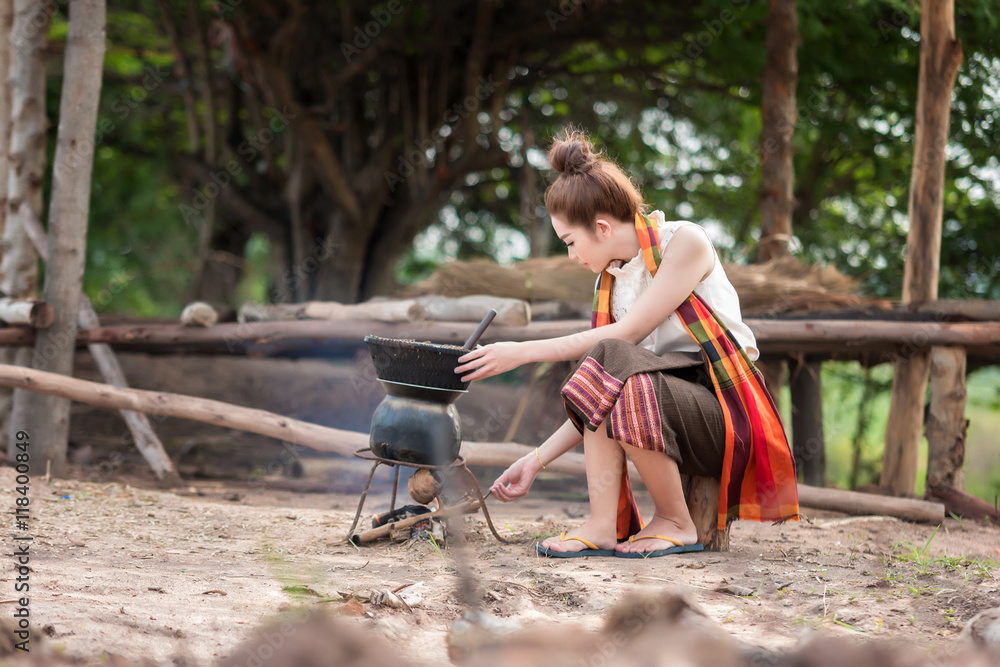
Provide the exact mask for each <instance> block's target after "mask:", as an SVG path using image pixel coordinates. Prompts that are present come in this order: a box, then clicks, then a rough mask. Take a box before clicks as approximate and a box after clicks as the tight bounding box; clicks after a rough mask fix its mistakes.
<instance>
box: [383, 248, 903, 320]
mask: <svg viewBox="0 0 1000 667" xmlns="http://www.w3.org/2000/svg"><path fill="white" fill-rule="evenodd" d="M725 269H726V274H727V275H728V276H729V280H730V281H731V282H732V283H733V287H735V288H736V292H737V293H738V294H739V295H740V305H741V307H742V310H743V314H744V315H747V316H762V315H777V314H780V313H801V312H810V311H818V310H831V309H838V308H851V307H858V306H862V305H865V306H877V307H880V308H885V307H888V304H887V303H886V302H885V301H884V300H875V299H870V298H867V297H865V296H863V295H860V294H858V291H857V290H858V281H857V280H855V279H854V278H850V277H848V276H845V275H844V274H842V273H840V272H839V271H837V269H836V268H834V267H832V266H806V265H805V264H802V263H801V262H800V261H799V260H797V259H796V258H794V257H783V258H780V259H774V260H771V261H769V262H766V263H764V264H751V265H746V266H741V265H737V264H726V265H725ZM595 280H596V276H595V275H594V273H593V272H591V271H590V270H589V269H585V268H583V267H582V266H580V265H579V264H577V262H576V260H573V259H570V258H568V257H545V258H538V259H529V260H525V261H523V262H520V263H518V264H515V265H513V266H511V267H503V266H500V265H499V264H497V263H496V262H494V261H493V260H489V259H475V260H471V261H465V262H451V263H449V264H446V265H445V266H442V267H441V268H440V269H438V270H437V271H436V272H435V273H434V274H433V275H432V276H431V277H430V278H428V279H427V280H424V281H422V282H420V283H417V284H415V285H411V286H409V287H407V288H405V289H404V290H402V293H401V296H405V297H414V296H419V295H422V294H439V295H442V296H450V297H457V296H464V295H467V294H492V295H495V296H502V297H508V298H512V299H523V300H525V301H528V302H535V303H537V302H540V301H562V302H570V303H579V302H589V301H590V300H591V299H592V298H593V292H594V282H595Z"/></svg>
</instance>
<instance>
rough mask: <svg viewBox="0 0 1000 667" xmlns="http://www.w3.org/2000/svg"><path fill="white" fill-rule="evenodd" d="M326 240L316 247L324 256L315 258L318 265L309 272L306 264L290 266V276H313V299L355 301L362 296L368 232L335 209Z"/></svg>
mask: <svg viewBox="0 0 1000 667" xmlns="http://www.w3.org/2000/svg"><path fill="white" fill-rule="evenodd" d="M326 240H327V246H326V247H325V248H322V247H320V248H319V251H322V252H323V253H324V254H325V255H326V257H325V258H324V259H322V260H320V261H318V266H317V268H316V269H315V270H314V271H313V272H312V273H310V272H309V266H305V265H303V266H302V267H292V273H293V280H300V279H301V280H307V281H312V280H315V287H314V290H315V295H314V296H313V300H314V301H339V302H340V303H357V302H358V301H359V300H360V297H361V279H362V273H363V271H364V268H365V257H364V253H363V249H364V248H367V247H368V232H367V231H366V230H359V229H357V228H354V227H352V226H351V225H350V224H348V223H347V221H346V220H345V218H344V215H343V213H342V212H340V211H335V212H334V213H333V220H332V221H331V222H330V231H329V233H328V234H327V239H326ZM310 266H311V265H310Z"/></svg>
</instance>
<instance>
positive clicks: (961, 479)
mask: <svg viewBox="0 0 1000 667" xmlns="http://www.w3.org/2000/svg"><path fill="white" fill-rule="evenodd" d="M930 376H931V405H930V410H929V411H928V413H927V486H928V487H930V486H931V485H933V484H947V485H948V486H951V487H954V488H956V489H958V490H959V491H961V490H962V489H964V488H965V475H964V473H963V472H962V465H963V464H964V462H965V429H966V427H967V426H968V424H969V422H968V420H967V419H966V418H965V396H966V391H965V348H962V347H935V348H932V349H931V371H930Z"/></svg>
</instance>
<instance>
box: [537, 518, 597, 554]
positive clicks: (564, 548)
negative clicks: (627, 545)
mask: <svg viewBox="0 0 1000 667" xmlns="http://www.w3.org/2000/svg"><path fill="white" fill-rule="evenodd" d="M572 537H579V538H581V539H584V540H587V541H588V542H590V543H591V544H593V545H594V546H595V547H597V548H598V549H614V548H615V542H616V540H615V529H614V526H611V527H609V528H603V527H601V526H598V525H596V524H595V523H594V521H593V520H591V521H588V522H587V523H585V524H583V525H582V526H580V527H579V528H575V529H573V530H569V531H566V540H565V541H562V540H560V539H559V536H558V535H556V536H554V537H550V538H548V539H546V540H545V541H543V542H542V544H541V546H542V547H543V548H545V549H548V550H549V551H560V552H569V551H581V550H583V549H589V548H590V547H588V546H587V545H586V544H584V543H583V542H581V541H580V540H573V539H570V538H572Z"/></svg>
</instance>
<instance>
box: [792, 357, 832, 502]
mask: <svg viewBox="0 0 1000 667" xmlns="http://www.w3.org/2000/svg"><path fill="white" fill-rule="evenodd" d="M821 369H822V363H821V362H820V361H818V360H816V359H807V360H805V361H804V363H799V364H798V365H797V366H796V367H795V368H793V370H792V372H791V381H790V383H789V384H790V387H791V394H792V451H793V452H794V454H795V467H796V470H797V471H798V474H799V477H800V478H801V479H802V481H803V483H805V484H809V485H810V486H819V487H823V486H826V444H825V440H824V438H823V385H822V384H821V382H820V372H821Z"/></svg>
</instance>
